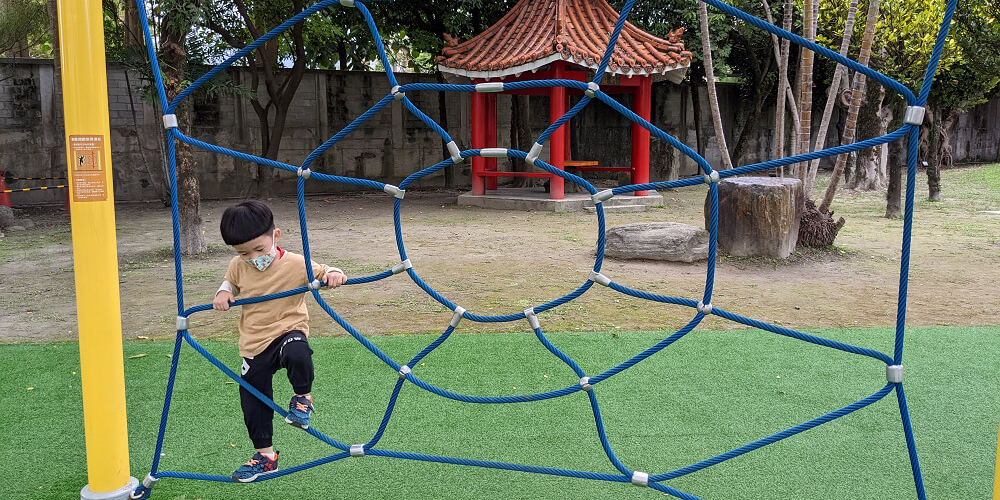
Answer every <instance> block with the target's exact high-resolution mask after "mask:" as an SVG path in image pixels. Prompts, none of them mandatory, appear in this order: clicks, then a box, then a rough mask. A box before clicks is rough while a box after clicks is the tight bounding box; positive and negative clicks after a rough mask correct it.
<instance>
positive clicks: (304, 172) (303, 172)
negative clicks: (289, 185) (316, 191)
mask: <svg viewBox="0 0 1000 500" xmlns="http://www.w3.org/2000/svg"><path fill="white" fill-rule="evenodd" d="M295 174H296V175H298V176H299V177H301V178H303V179H308V178H309V177H311V176H312V170H309V168H308V167H306V168H302V167H299V169H298V170H296V171H295Z"/></svg>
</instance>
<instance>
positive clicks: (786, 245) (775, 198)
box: [705, 177, 804, 259]
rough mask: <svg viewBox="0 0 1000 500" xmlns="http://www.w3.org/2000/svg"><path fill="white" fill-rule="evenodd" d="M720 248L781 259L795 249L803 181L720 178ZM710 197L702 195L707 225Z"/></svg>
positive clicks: (742, 253)
mask: <svg viewBox="0 0 1000 500" xmlns="http://www.w3.org/2000/svg"><path fill="white" fill-rule="evenodd" d="M718 186H719V235H718V249H719V252H722V253H727V254H729V255H734V256H750V255H764V256H768V257H774V258H776V259H784V258H786V257H788V256H789V255H790V254H791V253H792V252H793V251H795V242H796V240H797V239H798V237H799V219H800V218H801V217H802V210H803V206H804V197H803V194H802V181H800V180H798V179H789V178H787V177H785V178H781V177H735V178H732V179H725V180H723V181H722V182H719V184H718ZM710 208H711V199H710V197H708V196H706V197H705V227H708V222H709V218H710V212H709V209H710Z"/></svg>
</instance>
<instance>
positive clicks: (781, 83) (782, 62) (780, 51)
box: [762, 0, 801, 176]
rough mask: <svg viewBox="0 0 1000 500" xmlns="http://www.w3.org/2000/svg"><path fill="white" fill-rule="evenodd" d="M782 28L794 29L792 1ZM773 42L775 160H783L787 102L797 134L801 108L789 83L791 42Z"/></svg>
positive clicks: (788, 1)
mask: <svg viewBox="0 0 1000 500" xmlns="http://www.w3.org/2000/svg"><path fill="white" fill-rule="evenodd" d="M762 2H763V3H764V12H765V13H766V14H767V21H768V22H769V23H771V24H774V18H773V17H772V16H771V6H770V5H768V3H767V0H762ZM781 27H782V28H783V29H784V30H785V31H789V30H791V28H792V0H785V5H784V17H783V19H782V21H781ZM771 42H772V45H773V48H774V56H775V57H776V58H777V59H778V102H777V106H776V108H777V109H776V111H775V115H774V118H775V119H774V122H775V126H774V137H775V140H774V156H775V158H781V157H784V156H785V115H786V112H785V101H786V100H787V101H788V106H789V107H790V108H791V110H792V113H791V114H792V121H793V125H794V127H795V130H796V132H797V131H798V130H799V127H801V123H800V122H799V111H798V109H799V108H798V105H796V103H795V93H794V92H792V88H791V85H790V84H789V83H788V55H789V53H790V52H791V42H790V41H789V40H787V39H785V40H782V41H781V46H780V47H779V45H778V36H777V35H771ZM794 150H795V139H794V135H793V138H792V151H794ZM784 171H785V167H781V170H780V171H779V175H781V176H784Z"/></svg>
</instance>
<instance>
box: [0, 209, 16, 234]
mask: <svg viewBox="0 0 1000 500" xmlns="http://www.w3.org/2000/svg"><path fill="white" fill-rule="evenodd" d="M16 222H17V220H16V219H15V218H14V209H12V208H10V207H6V206H3V205H0V229H3V228H7V227H10V226H13V225H14V224H15V223H16Z"/></svg>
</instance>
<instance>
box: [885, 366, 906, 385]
mask: <svg viewBox="0 0 1000 500" xmlns="http://www.w3.org/2000/svg"><path fill="white" fill-rule="evenodd" d="M885 379H886V380H888V381H889V382H890V383H893V384H898V383H900V382H902V381H903V365H886V367H885Z"/></svg>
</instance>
